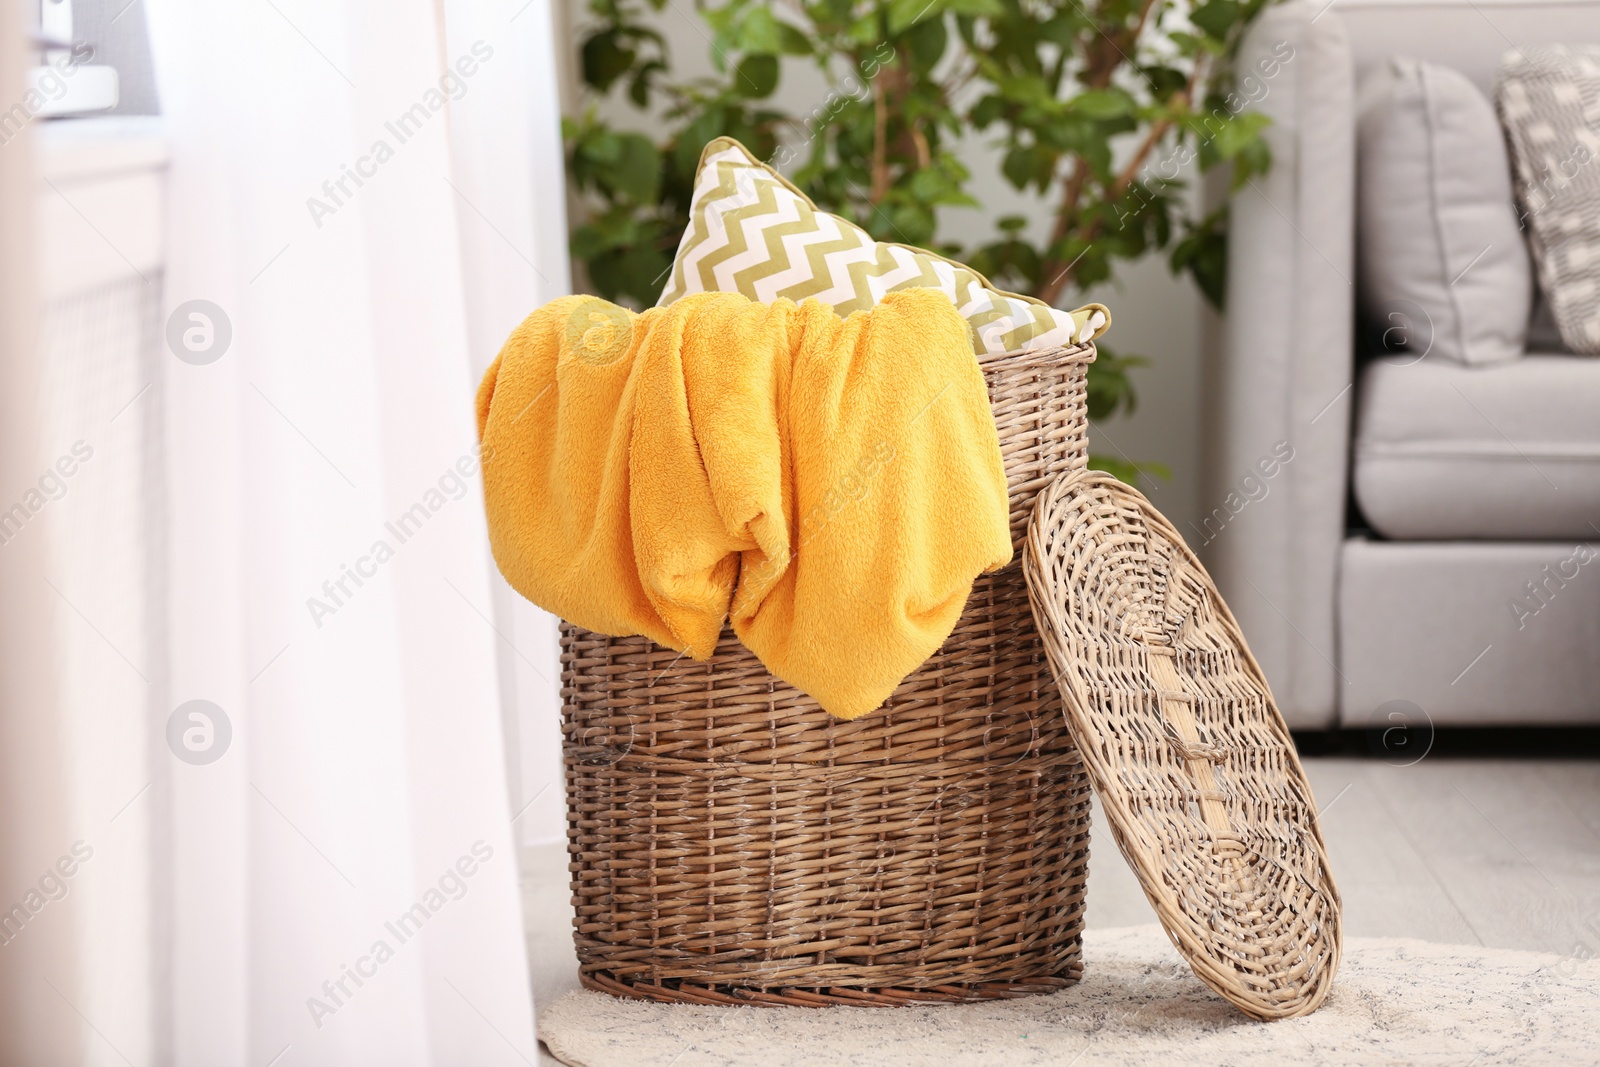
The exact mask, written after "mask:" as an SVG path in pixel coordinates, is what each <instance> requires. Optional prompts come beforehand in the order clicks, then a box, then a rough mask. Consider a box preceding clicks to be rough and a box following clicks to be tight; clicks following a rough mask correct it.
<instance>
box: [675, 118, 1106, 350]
mask: <svg viewBox="0 0 1600 1067" xmlns="http://www.w3.org/2000/svg"><path fill="white" fill-rule="evenodd" d="M919 286H920V287H926V288H930V289H938V290H940V291H941V292H943V293H944V294H945V295H946V296H947V297H949V298H950V301H951V303H953V304H955V306H956V310H958V311H960V312H961V315H962V317H963V318H965V319H966V320H967V322H968V324H969V325H970V326H971V328H972V338H973V348H974V349H975V350H976V351H978V352H980V353H990V352H996V353H997V352H1015V351H1021V350H1026V349H1040V348H1055V347H1058V346H1063V345H1073V344H1083V343H1085V342H1088V341H1092V340H1094V339H1095V338H1096V337H1099V336H1100V335H1101V334H1102V333H1104V332H1105V331H1106V328H1107V327H1109V326H1110V325H1111V313H1110V312H1109V311H1107V310H1106V308H1105V307H1104V306H1103V305H1100V304H1088V305H1086V306H1084V307H1081V308H1079V309H1078V310H1076V311H1070V312H1069V311H1058V310H1056V309H1055V308H1053V307H1051V306H1050V305H1048V304H1046V303H1044V302H1042V301H1039V300H1035V299H1033V298H1032V297H1027V296H1020V295H1018V294H1016V293H1008V292H1005V291H1003V290H1000V289H996V288H994V287H993V286H992V285H990V284H989V281H988V279H986V278H985V277H984V276H983V275H981V274H979V273H978V272H977V271H975V270H973V269H972V268H970V267H966V266H963V265H962V264H960V263H955V262H952V261H951V260H948V259H945V258H944V257H942V256H938V255H935V254H933V253H932V252H928V251H925V250H923V249H920V248H913V247H911V246H910V245H901V244H886V243H884V242H881V241H874V240H873V239H872V238H871V237H870V236H868V234H867V232H866V231H865V230H863V229H862V228H861V227H859V226H857V225H855V224H854V223H852V222H849V221H847V220H845V219H842V218H840V217H839V216H837V215H832V214H829V213H828V212H826V211H819V210H817V207H816V205H815V204H813V203H812V202H811V200H810V199H809V198H808V197H807V196H806V195H805V194H804V193H802V192H801V191H800V190H798V189H796V188H795V187H794V186H793V185H791V184H789V182H788V181H787V180H786V179H785V178H784V177H783V176H782V175H781V174H779V173H778V172H777V171H775V170H773V169H772V168H771V167H768V166H767V165H766V164H764V163H762V162H761V161H760V160H758V159H756V158H755V157H754V156H752V155H751V154H750V152H749V151H748V150H747V149H746V148H745V147H744V145H742V144H740V143H739V142H738V141H735V140H734V139H733V138H731V137H719V138H717V139H716V140H714V141H712V142H711V143H710V144H708V145H706V148H705V152H704V153H703V154H702V155H701V156H700V169H699V172H698V173H697V174H696V176H695V185H694V197H693V199H692V200H691V201H690V204H689V227H688V229H686V230H685V231H684V233H683V241H682V242H681V243H680V244H679V245H678V255H677V258H676V260H675V261H674V262H673V266H672V278H671V280H670V281H669V282H668V283H667V286H666V288H665V289H663V290H662V293H661V299H660V300H659V301H658V303H659V304H660V305H663V306H664V305H667V304H670V303H672V302H673V301H674V300H678V299H681V298H682V297H685V296H689V295H690V294H692V293H703V292H724V293H742V294H744V295H745V296H747V297H749V298H750V299H752V300H759V301H762V302H765V303H770V302H771V301H774V300H777V299H780V298H782V297H788V298H789V299H791V300H795V301H800V300H805V299H806V298H808V297H815V298H816V299H818V300H820V301H822V302H823V303H825V304H830V305H832V307H833V310H834V311H835V312H837V313H838V314H839V315H840V316H845V315H849V314H851V313H852V312H856V311H864V310H866V309H868V308H870V307H872V306H873V305H874V304H876V303H877V302H878V301H879V300H881V299H882V298H883V296H884V294H885V293H892V292H894V291H895V290H897V289H910V288H914V287H919Z"/></svg>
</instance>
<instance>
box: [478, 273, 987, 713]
mask: <svg viewBox="0 0 1600 1067" xmlns="http://www.w3.org/2000/svg"><path fill="white" fill-rule="evenodd" d="M478 435H479V438H480V440H481V442H482V446H483V483H484V495H485V500H486V505H487V509H488V519H489V539H490V542H491V544H492V546H493V549H494V556H495V560H496V561H497V562H498V563H499V565H500V570H501V571H502V572H503V573H504V574H505V576H506V579H507V581H509V582H510V583H511V585H512V586H513V587H514V588H516V590H517V591H518V592H520V593H521V594H522V595H523V596H525V597H527V598H528V599H529V600H531V601H533V602H534V603H536V604H538V605H539V606H541V607H543V608H545V609H547V610H549V611H551V612H554V613H555V614H557V615H560V616H561V617H562V618H565V619H568V620H570V621H571V622H574V623H577V624H578V625H580V626H584V627H587V628H588V629H591V630H596V631H598V632H600V633H606V634H612V635H616V636H626V635H632V634H644V635H645V636H647V637H649V638H651V639H652V640H654V641H657V642H659V643H660V644H663V645H666V646H668V647H671V648H674V649H677V650H679V651H682V652H685V653H687V654H688V655H690V656H693V657H694V658H696V659H702V660H703V659H706V658H708V657H709V656H710V655H711V653H712V651H713V650H714V649H715V647H716V644H717V639H718V635H719V634H720V633H721V631H722V629H723V626H724V624H725V622H726V621H727V620H728V619H729V618H731V620H732V623H733V628H734V632H735V633H736V634H738V636H739V639H740V640H741V641H743V642H744V644H745V645H746V647H748V648H749V649H750V650H751V651H752V652H754V653H755V654H756V655H757V656H758V657H759V658H760V659H761V662H762V663H764V664H765V665H766V667H767V669H768V670H770V671H771V672H772V673H773V674H775V675H776V676H778V677H779V678H782V679H783V680H785V681H787V682H789V683H790V684H791V685H794V686H795V687H797V688H799V689H801V690H803V691H805V692H806V693H809V694H810V695H811V696H812V697H813V698H815V699H816V701H817V702H818V703H819V704H821V705H822V706H823V707H824V708H826V709H827V710H828V711H829V712H831V713H832V714H834V715H836V716H838V717H839V718H842V719H854V718H858V717H859V716H861V715H864V714H866V713H867V712H869V711H871V710H873V709H874V708H876V707H878V706H879V705H880V704H882V703H883V701H884V699H885V698H886V697H887V696H888V695H889V694H890V693H891V692H892V691H893V690H894V688H895V686H896V685H898V684H899V683H900V681H901V680H902V679H904V678H905V676H906V675H908V674H910V673H911V672H912V671H913V670H915V669H916V668H917V667H918V665H920V664H921V663H922V662H923V660H925V659H927V658H928V656H930V655H932V654H933V652H934V651H936V650H937V649H938V647H939V646H940V645H941V644H942V643H943V642H944V640H945V638H946V637H948V636H949V634H950V631H951V630H952V629H953V628H954V626H955V623H956V620H957V618H958V617H959V616H960V614H961V611H962V608H963V607H964V606H965V604H966V600H967V595H968V593H969V592H971V589H972V581H973V579H974V578H975V577H977V576H978V575H979V574H981V573H983V572H985V571H989V570H994V569H996V568H999V567H1002V566H1004V565H1005V564H1006V563H1007V562H1009V561H1010V559H1011V535H1010V531H1009V529H1008V516H1007V511H1008V505H1007V495H1006V479H1005V471H1004V469H1003V467H1002V466H1001V461H1000V445H999V441H998V439H997V437H996V434H995V427H994V419H993V416H992V415H991V413H990V410H989V398H988V394H987V392H986V390H985V388H984V381H983V375H982V373H981V372H980V371H979V369H978V364H977V360H976V357H975V356H974V355H973V351H972V342H971V338H970V336H969V334H968V330H967V325H966V322H965V321H964V320H963V319H962V318H961V316H960V314H959V313H957V312H956V310H955V308H954V307H953V306H952V305H951V303H950V301H949V300H948V299H947V298H946V297H945V296H944V295H943V294H941V293H939V292H937V291H935V290H929V289H908V290H904V291H901V292H895V293H890V294H888V295H887V296H885V297H884V299H883V301H882V303H880V304H878V305H877V306H876V307H874V308H872V309H871V310H868V311H860V312H856V313H855V314H852V315H850V316H849V317H848V318H844V319H841V318H839V317H838V316H837V315H835V314H834V312H833V311H832V310H831V309H830V308H829V307H828V306H827V305H825V304H820V303H818V302H817V301H815V300H807V301H806V302H805V303H803V304H795V303H794V302H792V301H789V300H779V301H777V302H776V303H773V304H760V303H754V302H752V301H750V300H748V299H746V298H745V297H743V296H739V295H737V294H731V293H703V294H698V295H695V296H690V297H686V298H684V299H683V300H680V301H677V302H675V303H673V304H671V305H669V306H667V307H660V308H652V309H651V310H649V311H646V312H644V313H643V314H639V315H635V314H634V313H632V312H629V311H626V310H624V309H622V308H619V307H617V306H616V305H614V304H608V303H606V302H605V301H602V300H598V299H596V298H593V297H567V298H564V299H561V300H555V301H552V302H551V303H549V304H546V305H545V306H544V307H542V308H540V309H539V310H538V311H536V312H534V313H533V314H532V315H530V316H529V317H528V318H527V320H526V321H524V322H523V323H522V325H521V326H519V327H518V328H517V329H516V331H515V332H514V333H512V335H511V337H510V339H509V340H507V341H506V344H505V347H504V348H503V349H502V350H501V352H500V355H499V356H498V357H497V358H496V359H495V361H494V363H493V365H491V366H490V368H489V370H488V373H487V374H485V375H484V379H483V384H482V385H481V386H480V387H479V390H478Z"/></svg>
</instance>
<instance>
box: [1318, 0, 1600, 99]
mask: <svg viewBox="0 0 1600 1067" xmlns="http://www.w3.org/2000/svg"><path fill="white" fill-rule="evenodd" d="M1329 13H1330V14H1333V15H1337V16H1338V18H1339V21H1340V22H1342V23H1344V28H1345V34H1346V36H1347V37H1348V38H1349V40H1350V58H1351V60H1352V62H1353V64H1354V66H1355V74H1356V82H1357V84H1360V81H1361V78H1362V76H1363V75H1365V73H1366V71H1367V69H1368V68H1369V67H1371V66H1372V65H1373V64H1375V63H1382V62H1383V61H1384V60H1386V59H1388V58H1389V57H1390V56H1409V57H1410V58H1412V59H1421V60H1426V61H1428V62H1430V63H1438V64H1441V65H1443V66H1446V67H1450V68H1452V69H1454V70H1459V71H1460V72H1461V73H1463V74H1465V75H1466V76H1467V77H1469V78H1471V79H1472V81H1473V83H1474V84H1475V85H1477V86H1478V88H1479V89H1482V90H1483V92H1484V94H1485V95H1488V94H1490V92H1491V90H1492V87H1493V85H1494V74H1495V71H1496V70H1498V69H1499V67H1500V57H1501V56H1503V55H1504V54H1505V53H1506V52H1508V51H1510V50H1511V49H1512V48H1514V47H1520V46H1522V45H1534V44H1564V43H1576V42H1579V41H1600V2H1596V0H1566V2H1562V0H1536V2H1532V3H1529V2H1526V0H1335V2H1334V4H1333V7H1332V9H1331V11H1330V12H1329Z"/></svg>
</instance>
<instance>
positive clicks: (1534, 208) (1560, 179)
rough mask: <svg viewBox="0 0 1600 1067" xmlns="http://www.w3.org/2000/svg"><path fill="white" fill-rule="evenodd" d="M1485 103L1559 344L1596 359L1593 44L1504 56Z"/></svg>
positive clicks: (1597, 95) (1599, 69)
mask: <svg viewBox="0 0 1600 1067" xmlns="http://www.w3.org/2000/svg"><path fill="white" fill-rule="evenodd" d="M1494 96H1495V105H1496V107H1497V108H1498V109H1499V111H1500V123H1501V125H1502V126H1504V127H1505V133H1506V140H1507V141H1508V142H1509V143H1510V145H1511V156H1512V160H1513V162H1514V164H1515V167H1516V179H1517V199H1518V201H1520V205H1521V210H1522V214H1523V222H1524V225H1525V227H1526V228H1527V232H1528V244H1529V246H1530V248H1531V250H1532V252H1533V261H1534V264H1535V265H1536V266H1537V267H1538V269H1539V287H1540V288H1541V289H1542V290H1543V291H1544V296H1545V299H1546V300H1547V301H1549V304H1550V310H1551V311H1552V312H1553V313H1554V314H1555V320H1556V328H1557V329H1559V330H1560V331H1561V340H1562V341H1563V342H1564V343H1565V344H1566V346H1567V347H1568V348H1570V349H1572V351H1574V352H1577V353H1581V354H1583V355H1590V356H1592V355H1600V45H1593V44H1589V45H1541V46H1537V47H1528V48H1517V49H1513V50H1512V51H1510V52H1507V53H1506V55H1505V58H1504V59H1502V60H1501V61H1500V74H1499V76H1498V77H1497V78H1496V80H1495V93H1494Z"/></svg>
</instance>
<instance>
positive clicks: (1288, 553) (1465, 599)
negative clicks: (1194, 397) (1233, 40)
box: [1198, 0, 1600, 730]
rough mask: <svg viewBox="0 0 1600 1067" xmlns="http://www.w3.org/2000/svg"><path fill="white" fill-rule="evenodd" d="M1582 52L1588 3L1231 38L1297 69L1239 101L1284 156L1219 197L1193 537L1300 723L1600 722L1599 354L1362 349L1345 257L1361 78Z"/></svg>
mask: <svg viewBox="0 0 1600 1067" xmlns="http://www.w3.org/2000/svg"><path fill="white" fill-rule="evenodd" d="M1578 41H1600V0H1574V2H1549V0H1544V2H1513V0H1461V2H1453V0H1431V2H1430V0H1409V2H1383V3H1377V2H1371V0H1368V2H1359V0H1335V2H1333V3H1331V4H1329V5H1327V6H1324V0H1315V2H1304V0H1290V2H1288V3H1285V4H1282V5H1280V6H1276V7H1273V8H1271V9H1269V10H1268V11H1267V12H1266V13H1265V14H1264V16H1263V17H1262V19H1261V20H1260V22H1259V23H1258V25H1257V26H1256V27H1255V29H1254V30H1253V31H1252V33H1251V35H1250V37H1249V38H1248V39H1247V41H1246V42H1245V45H1244V48H1243V50H1242V53H1241V57H1240V58H1241V69H1252V68H1253V65H1254V63H1255V62H1256V60H1258V59H1260V58H1263V57H1268V56H1273V55H1276V56H1277V57H1279V58H1281V57H1282V56H1283V55H1284V54H1285V46H1286V45H1287V47H1288V48H1292V50H1293V56H1292V58H1291V59H1289V60H1288V61H1286V62H1282V63H1280V64H1277V65H1276V67H1275V68H1272V69H1274V74H1273V76H1272V77H1270V78H1267V79H1263V80H1262V83H1261V84H1260V85H1258V86H1255V87H1254V92H1255V95H1256V96H1257V97H1258V100H1257V103H1256V104H1255V105H1254V106H1255V107H1257V108H1258V109H1260V110H1262V111H1265V112H1266V113H1268V114H1269V115H1270V116H1271V117H1272V120H1273V125H1272V127H1271V128H1270V129H1269V130H1268V136H1269V138H1270V140H1271V143H1272V148H1273V152H1274V159H1275V162H1274V166H1273V168H1272V170H1271V172H1270V173H1269V174H1268V175H1266V176H1265V177H1263V178H1260V179H1257V180H1256V181H1255V182H1254V183H1252V184H1250V185H1247V186H1246V187H1245V188H1243V189H1242V190H1241V191H1239V192H1238V193H1237V194H1235V196H1234V198H1233V202H1232V221H1231V229H1230V234H1231V237H1230V240H1231V248H1230V258H1229V274H1228V294H1229V295H1228V300H1229V303H1228V312H1227V316H1226V319H1225V321H1224V323H1223V324H1222V328H1221V331H1220V334H1219V337H1218V339H1217V343H1216V344H1215V345H1214V346H1213V347H1214V350H1213V351H1212V352H1211V353H1210V359H1211V365H1210V367H1209V373H1208V375H1207V380H1208V388H1209V390H1210V392H1209V395H1208V396H1207V397H1206V398H1205V401H1206V404H1207V416H1206V419H1205V423H1206V425H1207V427H1208V429H1207V433H1208V439H1207V441H1206V449H1207V452H1206V456H1205V463H1204V469H1205V471H1206V485H1205V490H1204V493H1205V496H1204V498H1203V499H1204V500H1205V501H1207V502H1208V503H1209V504H1211V505H1214V510H1212V511H1211V512H1210V513H1209V515H1208V517H1207V519H1206V520H1205V522H1204V523H1203V526H1204V529H1203V531H1202V532H1201V536H1200V537H1199V538H1198V540H1199V541H1201V542H1203V544H1202V546H1201V548H1200V551H1201V554H1202V556H1203V558H1205V560H1206V562H1207V564H1208V566H1209V567H1210V568H1211V570H1212V572H1213V574H1214V576H1215V577H1216V580H1217V582H1218V584H1219V586H1220V587H1221V589H1222V591H1223V594H1224V595H1225V596H1226V597H1227V599H1228V602H1229V604H1230V606H1231V607H1232V608H1233V609H1234V611H1235V614H1236V615H1237V616H1238V617H1239V620H1240V622H1241V624H1242V625H1243V627H1244V630H1245V633H1246V635H1247V636H1248V638H1249V640H1250V644H1251V647H1252V648H1253V649H1254V651H1255V652H1256V655H1257V657H1258V658H1259V659H1260V661H1261V663H1262V666H1263V667H1264V669H1265V670H1266V673H1267V676H1268V678H1269V680H1270V681H1271V683H1272V686H1273V691H1274V693H1275V694H1276V695H1277V697H1278V699H1279V702H1280V704H1281V706H1282V708H1283V711H1284V714H1285V715H1286V717H1287V718H1288V720H1289V723H1290V725H1291V727H1293V728H1295V729H1301V730H1320V729H1328V728H1334V727H1340V726H1344V727H1367V726H1369V725H1370V724H1371V723H1372V722H1373V720H1374V716H1375V715H1378V716H1383V715H1387V711H1380V709H1385V708H1386V707H1392V705H1391V702H1393V701H1407V702H1410V703H1412V704H1415V705H1416V706H1417V707H1420V708H1421V709H1422V711H1423V713H1425V714H1426V716H1427V717H1428V718H1429V719H1431V720H1432V721H1433V722H1434V723H1435V724H1438V725H1466V724H1473V725H1511V724H1565V725H1571V724H1577V723H1597V722H1600V558H1597V553H1600V359H1597V358H1593V357H1588V358H1586V357H1579V356H1573V355H1570V354H1564V353H1563V350H1561V349H1560V346H1559V341H1558V340H1557V339H1556V338H1555V337H1554V335H1553V331H1551V330H1549V329H1547V328H1545V327H1543V326H1541V325H1540V324H1539V320H1540V315H1539V314H1538V313H1537V312H1536V314H1535V320H1536V321H1535V327H1534V328H1533V329H1532V330H1531V332H1530V339H1529V347H1528V354H1527V355H1525V356H1524V357H1522V358H1520V359H1515V360H1511V361H1509V362H1506V363H1500V364H1495V365H1492V366H1482V367H1469V366H1465V365H1462V364H1456V363H1451V362H1448V361H1439V360H1428V359H1423V360H1421V361H1420V362H1417V361H1414V360H1411V359H1395V358H1377V359H1373V358H1366V357H1365V356H1364V355H1363V352H1364V346H1363V341H1362V335H1363V334H1365V333H1366V332H1367V331H1364V330H1362V329H1360V328H1359V327H1358V322H1357V298H1356V293H1357V286H1356V284H1355V283H1356V281H1357V279H1356V277H1355V269H1356V267H1355V263H1356V257H1355V255H1354V251H1355V234H1356V221H1357V220H1356V217H1355V216H1356V188H1355V184H1356V161H1355V151H1356V149H1355V134H1354V125H1355V115H1354V111H1355V97H1356V86H1357V84H1358V82H1359V80H1360V79H1361V77H1362V76H1363V74H1364V73H1365V72H1366V71H1367V70H1369V69H1371V68H1372V67H1373V65H1374V64H1378V63H1383V62H1386V61H1387V59H1388V58H1389V57H1390V56H1395V55H1401V56H1409V57H1412V58H1415V59H1420V60H1425V61H1431V62H1435V63H1441V64H1444V65H1447V66H1450V67H1452V68H1454V69H1456V70H1459V71H1460V72H1462V73H1463V74H1465V75H1467V77H1468V78H1470V79H1471V81H1473V82H1474V83H1475V84H1477V85H1478V86H1479V87H1480V88H1482V89H1483V90H1484V91H1485V92H1488V91H1489V90H1490V87H1491V84H1492V81H1493V78H1494V74H1495V71H1496V69H1497V67H1498V65H1499V62H1500V58H1501V56H1502V55H1503V54H1504V53H1505V52H1506V51H1507V50H1509V49H1510V48H1512V47H1513V46H1516V45H1534V44H1544V43H1557V42H1566V43H1571V42H1578ZM1269 67H1271V65H1270V64H1269ZM1285 456H1287V457H1288V458H1287V459H1285ZM1269 472H1270V473H1269ZM1591 544H1593V545H1595V546H1597V547H1595V548H1591V547H1589V546H1590V545H1591Z"/></svg>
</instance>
